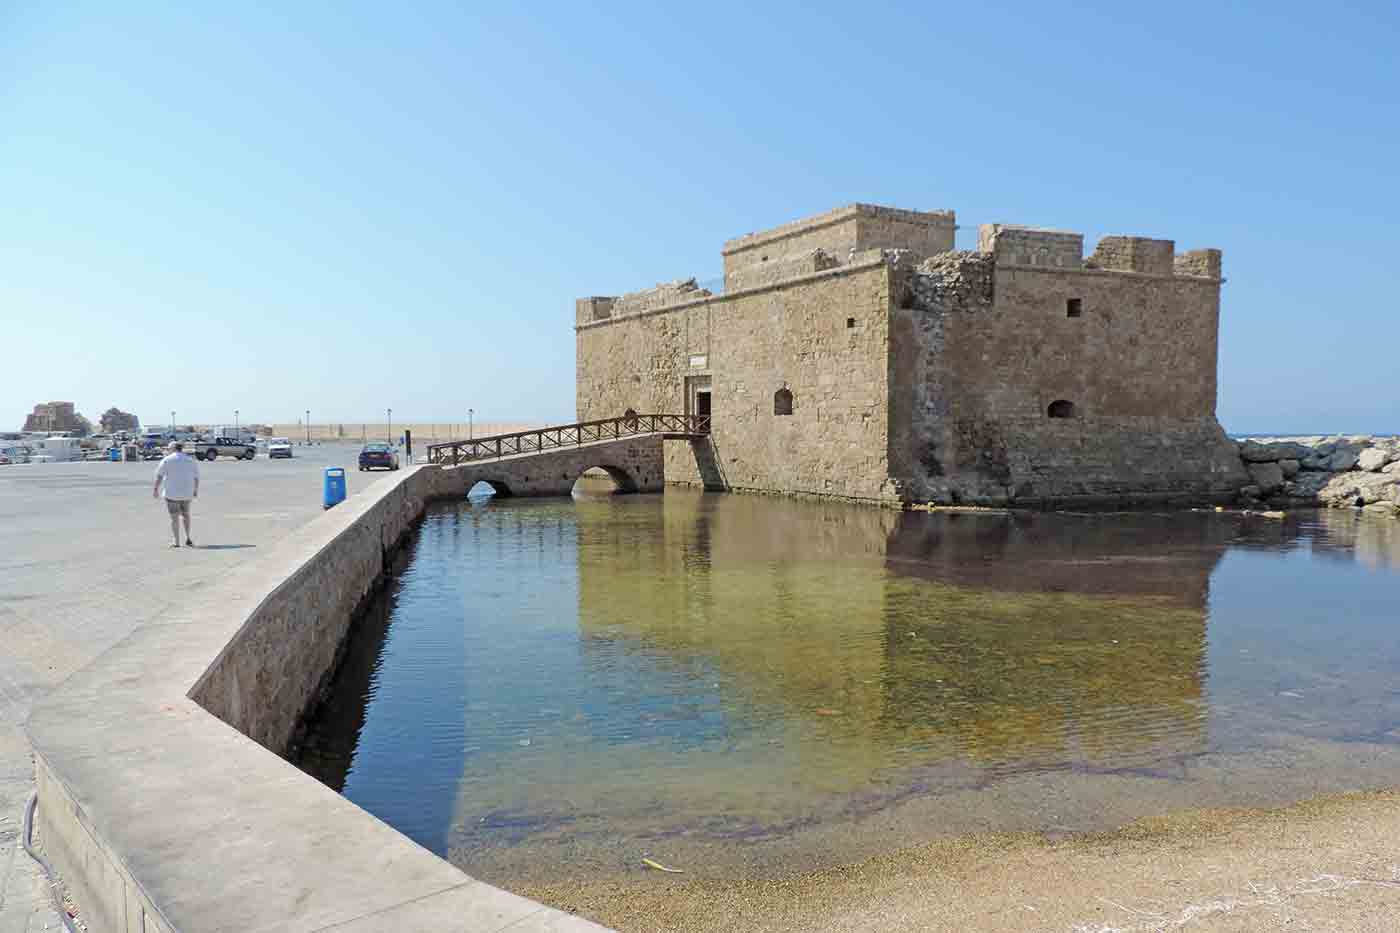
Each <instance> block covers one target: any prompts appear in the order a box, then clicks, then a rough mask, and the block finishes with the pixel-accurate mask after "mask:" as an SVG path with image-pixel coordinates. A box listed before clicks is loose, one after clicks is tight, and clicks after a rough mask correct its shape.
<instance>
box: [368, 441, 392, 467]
mask: <svg viewBox="0 0 1400 933" xmlns="http://www.w3.org/2000/svg"><path fill="white" fill-rule="evenodd" d="M398 468H399V454H398V451H396V450H394V448H393V447H391V446H390V445H388V444H366V445H365V447H364V449H363V450H361V451H360V469H361V470H376V469H378V470H397V469H398Z"/></svg>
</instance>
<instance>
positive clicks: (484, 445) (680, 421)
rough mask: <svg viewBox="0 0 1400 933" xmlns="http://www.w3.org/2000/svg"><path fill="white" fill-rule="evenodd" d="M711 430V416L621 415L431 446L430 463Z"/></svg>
mask: <svg viewBox="0 0 1400 933" xmlns="http://www.w3.org/2000/svg"><path fill="white" fill-rule="evenodd" d="M709 433H710V418H709V416H708V415H621V416H619V417H617V418H602V419H600V420H598V421H579V422H576V423H574V424H561V425H553V426H550V427H547V428H536V429H534V430H532V431H516V432H514V433H512V434H492V435H491V436H489V437H474V438H472V439H471V440H468V441H449V442H447V443H445V444H430V445H429V446H428V462H429V463H437V464H441V465H443V466H456V465H458V464H461V463H472V462H474V461H477V460H495V459H497V458H499V457H514V456H517V455H519V454H533V453H539V452H540V451H544V450H557V449H559V448H561V447H579V446H581V445H583V444H592V443H594V442H596V441H611V440H617V439H619V438H623V437H637V436H640V435H643V434H670V435H675V436H696V435H702V434H709Z"/></svg>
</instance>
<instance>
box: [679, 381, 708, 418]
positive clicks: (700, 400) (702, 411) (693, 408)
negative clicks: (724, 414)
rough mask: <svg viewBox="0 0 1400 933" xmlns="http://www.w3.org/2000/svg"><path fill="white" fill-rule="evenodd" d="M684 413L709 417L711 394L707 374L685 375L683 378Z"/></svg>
mask: <svg viewBox="0 0 1400 933" xmlns="http://www.w3.org/2000/svg"><path fill="white" fill-rule="evenodd" d="M685 386H686V392H685V413H686V414H687V415H696V416H698V417H701V418H709V417H710V412H711V401H712V395H711V392H710V377H709V376H687V377H686V379H685Z"/></svg>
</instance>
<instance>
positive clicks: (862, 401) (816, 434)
mask: <svg viewBox="0 0 1400 933" xmlns="http://www.w3.org/2000/svg"><path fill="white" fill-rule="evenodd" d="M857 260H858V261H857V262H855V263H852V264H849V265H845V266H840V267H837V268H833V269H828V270H825V271H821V272H817V273H814V274H811V275H808V276H805V277H802V278H798V279H795V280H790V281H788V282H786V283H784V284H782V285H781V286H772V287H762V288H755V289H748V290H741V291H737V292H733V293H730V294H726V295H722V296H714V297H709V298H701V299H698V300H695V301H692V302H689V303H685V304H681V305H678V306H674V307H672V308H670V309H664V310H658V311H652V312H644V313H637V314H632V315H627V316H616V315H615V316H613V317H610V318H607V319H603V320H599V321H595V322H591V323H583V324H580V325H579V327H578V334H577V341H578V382H577V404H578V417H579V419H580V420H586V419H591V418H607V417H614V416H616V415H620V414H622V413H624V412H625V411H626V410H627V409H629V408H631V409H633V410H634V411H637V412H643V413H646V412H682V411H687V412H689V411H692V410H693V408H692V406H693V396H692V395H691V391H692V390H693V389H694V388H695V387H696V386H698V385H700V384H703V383H704V381H705V380H707V379H708V380H709V385H710V391H711V404H712V409H711V414H712V418H713V429H712V433H711V437H710V441H709V442H708V444H702V445H695V446H696V447H697V448H698V449H692V445H687V444H680V443H670V444H667V445H666V463H665V469H666V479H667V481H668V482H680V483H690V484H696V485H711V486H716V485H720V486H723V487H724V488H729V489H749V490H762V491H767V492H782V493H793V494H812V495H832V496H841V497H849V498H855V499H867V500H886V501H894V495H893V490H892V487H891V486H890V484H889V483H888V477H889V471H888V464H887V461H886V450H887V444H888V439H887V436H886V417H887V410H888V409H887V404H886V399H887V396H888V391H887V378H888V369H887V365H886V354H885V346H886V343H887V339H888V335H887V327H888V323H889V314H888V307H889V274H888V267H887V265H886V263H885V261H884V259H883V257H882V256H881V255H880V254H879V253H878V252H877V253H875V254H873V255H868V256H864V257H857ZM784 389H785V390H786V391H788V392H790V393H791V394H792V414H790V415H779V414H775V413H774V405H775V396H776V394H777V393H778V392H780V391H782V390H784ZM702 468H703V470H704V472H703V474H702Z"/></svg>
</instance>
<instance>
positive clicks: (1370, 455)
mask: <svg viewBox="0 0 1400 933" xmlns="http://www.w3.org/2000/svg"><path fill="white" fill-rule="evenodd" d="M1389 462H1390V451H1388V450H1384V449H1382V448H1380V447H1368V448H1366V449H1365V450H1363V451H1361V453H1360V454H1359V455H1358V456H1357V458H1356V468H1357V469H1358V470H1366V471H1368V472H1372V471H1376V470H1379V469H1380V468H1381V467H1383V466H1385V465H1386V464H1387V463H1389Z"/></svg>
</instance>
